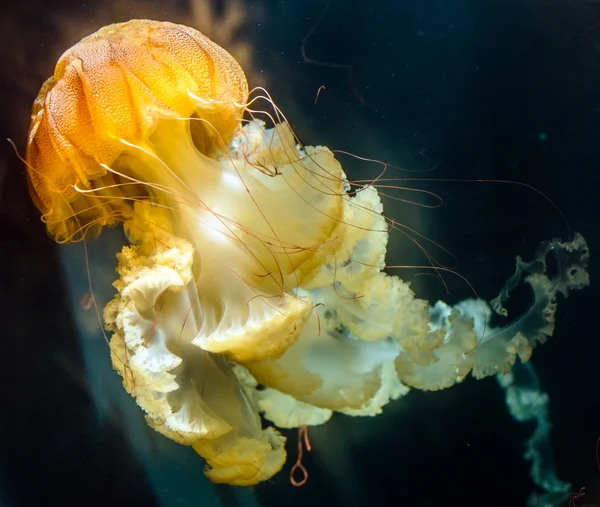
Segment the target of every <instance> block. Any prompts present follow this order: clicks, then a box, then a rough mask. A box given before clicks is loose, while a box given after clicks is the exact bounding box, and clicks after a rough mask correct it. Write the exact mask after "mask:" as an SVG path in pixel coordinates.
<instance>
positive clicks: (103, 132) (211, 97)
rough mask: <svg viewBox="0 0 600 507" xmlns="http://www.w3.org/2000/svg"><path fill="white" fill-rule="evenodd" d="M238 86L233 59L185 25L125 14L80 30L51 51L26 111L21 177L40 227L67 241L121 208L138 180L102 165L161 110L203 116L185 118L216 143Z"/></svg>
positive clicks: (240, 101)
mask: <svg viewBox="0 0 600 507" xmlns="http://www.w3.org/2000/svg"><path fill="white" fill-rule="evenodd" d="M247 96H248V84H247V82H246V78H245V75H244V73H243V71H242V69H241V68H240V67H239V65H238V64H237V62H236V61H235V60H234V59H233V58H232V57H231V56H230V55H229V54H228V53H227V52H226V51H225V50H223V49H222V48H221V47H219V46H217V45H216V44H214V43H213V42H212V41H211V40H210V39H208V38H207V37H205V36H204V35H202V34H201V33H199V32H197V31H196V30H193V29H191V28H187V27H184V26H181V25H175V24H172V23H166V22H165V23H160V24H159V23H155V22H150V21H133V22H129V23H122V24H117V25H110V26H106V27H104V28H101V29H100V30H98V31H97V32H96V33H94V34H92V35H90V36H88V37H86V38H84V39H83V40H81V41H80V42H79V43H78V44H76V45H75V46H73V47H72V48H71V49H69V50H67V51H66V52H65V53H64V54H63V55H62V56H61V58H60V59H59V61H58V63H57V65H56V69H55V71H54V75H53V76H52V77H51V78H50V79H48V80H47V81H46V82H45V83H44V85H43V86H42V89H41V90H40V93H39V95H38V97H37V99H36V100H35V103H34V106H33V111H32V122H31V128H30V132H29V139H28V143H27V161H28V167H29V168H30V171H29V177H30V182H31V186H32V197H33V198H34V200H35V201H36V203H37V205H38V207H39V208H40V209H41V211H42V213H43V216H44V220H45V221H46V223H47V224H48V231H49V232H50V234H51V235H52V236H54V237H55V238H56V239H57V240H59V241H70V240H72V239H74V236H77V234H78V233H82V232H85V231H86V230H87V229H88V228H89V227H92V226H95V227H102V226H104V225H110V224H112V223H114V222H115V221H117V220H122V219H123V217H124V216H127V214H128V209H127V208H128V207H129V200H128V199H127V197H129V196H130V195H135V194H131V192H135V190H137V191H139V188H136V189H135V190H133V189H132V188H129V187H130V186H128V185H123V184H121V185H119V184H116V181H115V180H116V179H117V178H118V176H117V175H116V174H115V173H112V174H111V173H110V171H109V170H108V168H107V166H111V165H112V164H114V163H115V161H116V160H118V158H119V157H123V156H124V155H126V154H127V152H128V151H131V150H128V147H129V144H128V143H131V144H134V145H135V144H137V143H139V142H141V141H144V140H148V138H149V137H151V135H152V133H153V132H154V131H155V130H156V127H157V123H158V122H159V120H160V119H161V118H181V117H183V118H187V117H191V116H192V115H193V114H194V113H195V114H196V115H197V116H198V117H199V118H202V119H203V120H204V123H197V124H195V125H194V137H195V142H196V144H197V145H202V147H203V149H204V150H205V151H206V152H208V151H209V150H210V149H212V148H217V149H218V148H220V149H223V148H224V147H225V146H227V145H228V144H229V143H230V142H231V140H232V138H233V137H234V135H235V134H236V133H237V131H238V128H239V123H240V118H241V114H242V112H243V109H244V106H245V104H246V101H247ZM208 125H210V128H207V127H205V126H208ZM135 156H139V153H138V154H134V157H135ZM132 170H133V169H132ZM128 176H130V177H131V176H133V175H128ZM100 188H102V189H105V190H103V191H100V190H98V191H95V192H87V193H85V192H80V191H79V190H84V191H85V190H94V189H100ZM128 192H129V193H128ZM98 196H101V197H98ZM102 197H104V198H102ZM110 197H112V199H110Z"/></svg>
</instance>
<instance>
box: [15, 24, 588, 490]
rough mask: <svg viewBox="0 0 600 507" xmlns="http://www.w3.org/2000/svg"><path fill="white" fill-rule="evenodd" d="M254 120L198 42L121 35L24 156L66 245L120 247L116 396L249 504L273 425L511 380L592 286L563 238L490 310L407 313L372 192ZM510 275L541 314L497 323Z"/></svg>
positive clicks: (279, 440) (412, 302) (69, 77)
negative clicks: (114, 242) (563, 311)
mask: <svg viewBox="0 0 600 507" xmlns="http://www.w3.org/2000/svg"><path fill="white" fill-rule="evenodd" d="M259 98H260V97H259ZM262 98H263V99H264V98H268V95H266V92H265V93H263V94H262ZM269 102H272V101H270V100H269ZM256 103H257V99H256V98H254V99H250V92H249V89H248V84H247V81H246V77H245V75H244V72H243V71H242V69H241V68H240V66H239V65H238V63H237V62H236V61H235V60H234V59H233V57H231V56H230V55H229V54H228V53H227V52H226V51H225V50H224V49H222V48H221V47H219V46H217V45H216V44H214V43H213V42H212V41H211V40H209V39H208V38H207V37H205V36H204V35H202V34H201V33H199V32H198V31H196V30H194V29H192V28H188V27H186V26H182V25H176V24H173V23H169V22H157V21H150V20H132V21H129V22H126V23H120V24H114V25H110V26H106V27H104V28H101V29H100V30H98V31H97V32H96V33H94V34H92V35H90V36H88V37H86V38H84V39H83V40H81V41H80V42H79V43H77V44H76V45H75V46H73V47H72V48H70V49H69V50H67V51H66V52H65V53H64V54H63V55H62V56H61V58H60V59H59V61H58V63H57V65H56V69H55V72H54V75H53V76H52V77H51V78H50V79H48V80H47V81H46V82H45V83H44V84H43V86H42V88H41V90H40V92H39V95H38V97H37V99H36V100H35V103H34V105H33V110H32V120H31V126H30V131H29V137H28V143H27V151H26V165H27V172H28V178H29V183H30V191H31V196H32V199H33V201H34V202H35V204H36V205H37V207H38V208H39V210H40V211H41V213H42V220H43V222H44V223H45V224H46V227H47V230H48V233H49V235H50V236H51V237H52V238H54V239H55V240H56V241H57V242H58V243H70V242H76V241H82V240H85V241H88V240H90V241H91V240H96V239H95V238H96V237H97V236H99V235H100V232H101V230H102V229H103V228H104V227H115V226H121V227H123V230H124V232H125V234H126V237H127V240H128V243H129V244H128V245H127V246H124V247H123V248H122V250H121V251H120V252H119V253H118V254H117V268H116V271H117V279H116V280H115V281H114V283H113V286H114V288H115V290H116V294H115V296H114V298H113V299H112V300H111V301H110V302H109V303H108V304H107V305H106V307H105V308H104V312H103V319H104V326H105V329H106V330H107V331H108V332H109V333H110V344H109V345H110V355H111V360H112V364H113V367H114V369H115V370H116V371H117V372H118V374H119V375H120V376H121V377H122V380H123V386H124V388H125V389H126V390H127V392H128V393H129V394H130V395H131V396H132V397H133V398H134V399H135V401H136V402H137V404H138V405H139V407H140V408H141V409H142V410H143V411H144V413H145V417H146V420H147V422H148V424H149V425H150V426H151V427H152V428H154V429H155V430H156V431H158V432H160V433H161V434H163V435H164V436H166V437H168V438H170V439H172V440H174V441H176V442H178V443H180V444H183V445H187V446H191V447H192V448H193V449H194V450H195V451H196V452H197V453H198V454H199V455H200V456H202V457H203V458H204V460H205V462H206V468H205V473H206V475H207V476H208V477H209V478H210V479H211V480H212V481H213V482H216V483H228V484H233V485H240V486H245V485H253V484H257V483H259V482H261V481H264V480H266V479H268V478H270V477H272V476H273V475H274V474H276V473H277V472H278V471H279V470H280V469H281V468H282V466H283V464H284V462H285V460H286V454H285V448H284V444H285V438H284V437H283V436H282V434H281V433H280V432H279V431H278V430H277V428H276V427H279V428H294V427H303V426H304V425H317V424H323V423H325V422H326V421H327V420H328V419H329V418H330V417H331V415H332V414H333V413H334V412H340V413H343V414H348V415H353V416H374V415H377V414H379V413H380V412H381V410H382V407H384V406H385V405H386V404H387V403H388V402H390V401H391V400H394V399H397V398H399V397H400V396H402V395H404V394H406V393H407V392H408V391H409V390H410V389H411V388H417V389H423V390H438V389H444V388H448V387H450V386H452V385H454V384H456V383H458V382H461V381H462V380H463V379H464V378H465V377H466V376H467V375H469V373H471V374H472V375H474V376H475V377H477V378H482V377H485V376H488V375H493V374H503V373H508V372H509V371H510V369H511V366H512V365H513V364H514V363H515V361H516V358H517V357H519V358H520V359H521V360H522V361H527V360H528V359H529V357H530V355H531V352H532V349H533V348H534V347H535V345H536V344H537V343H538V342H543V341H545V340H546V339H547V337H549V336H550V335H551V334H552V332H553V325H554V315H555V311H556V301H557V296H558V295H559V294H562V295H564V296H566V295H567V294H568V292H569V291H570V290H572V289H579V288H582V287H584V286H585V285H587V283H588V275H587V272H586V266H587V262H588V250H587V246H586V243H585V240H584V239H583V237H581V236H580V235H575V237H574V238H573V239H572V240H571V241H565V242H562V241H560V240H553V241H549V242H546V243H544V244H543V245H542V246H541V247H540V249H539V250H538V252H537V253H536V255H535V258H534V259H533V260H532V261H531V262H524V261H522V260H521V259H520V258H518V259H517V269H516V272H515V274H514V275H513V276H512V277H511V278H510V279H509V281H508V282H507V284H506V285H505V287H503V288H502V290H501V292H500V295H499V296H498V298H496V299H495V300H494V301H492V303H491V304H488V303H486V302H484V301H481V300H479V299H472V300H467V301H464V302H462V303H459V304H458V305H456V306H454V307H451V306H449V305H447V304H445V303H443V302H437V303H436V304H434V305H430V304H429V303H428V302H427V301H425V300H422V299H418V298H417V297H416V296H415V294H414V293H413V291H412V290H411V288H410V286H409V284H408V283H406V282H404V281H403V280H402V279H401V278H399V277H398V276H396V275H394V274H391V273H388V272H386V270H385V267H386V253H387V252H386V249H387V241H388V236H389V234H390V232H393V231H394V229H395V227H394V224H395V222H394V221H393V220H391V219H389V218H388V217H386V215H385V214H384V212H383V205H382V201H381V198H380V195H379V194H378V191H377V188H376V185H374V184H363V185H361V186H357V185H355V184H352V182H351V180H349V179H348V178H347V176H346V174H345V173H344V170H343V168H342V166H341V165H340V163H339V161H338V160H336V158H335V156H334V154H333V153H332V152H331V151H330V150H329V149H328V148H326V147H324V146H317V147H311V146H304V145H302V144H301V142H300V140H298V139H296V137H295V135H294V134H293V132H292V130H291V128H290V126H289V125H288V123H287V121H286V120H285V117H284V116H283V114H282V113H281V111H279V109H277V108H276V107H275V106H274V107H273V108H272V113H269V112H263V115H262V117H263V118H267V119H269V126H267V123H266V122H265V121H263V120H261V119H257V116H259V114H258V113H259V112H260V111H257V110H256V109H255V108H256V106H255V104H256ZM97 241H101V239H98V240H97ZM92 244H93V243H90V245H92ZM550 255H553V256H555V257H556V261H557V262H556V266H557V269H556V270H555V272H553V273H552V274H550V273H548V272H547V271H548V270H547V268H546V266H547V257H548V256H550ZM522 278H524V280H525V282H526V283H528V284H529V286H530V287H531V291H532V302H531V305H530V306H529V308H528V309H526V310H525V311H524V313H523V315H521V316H520V317H518V318H516V319H514V320H513V321H512V322H511V323H510V324H508V325H505V326H501V327H494V326H493V325H492V322H491V320H490V317H491V314H492V313H493V312H497V313H506V311H505V309H504V307H503V302H504V301H505V300H506V299H507V298H508V297H509V295H510V292H511V290H512V289H514V287H516V286H517V285H518V284H520V283H522V281H521V279H522ZM260 414H262V415H263V416H264V418H265V419H266V420H268V421H271V422H272V423H273V424H274V426H267V425H263V424H262V422H261V417H260Z"/></svg>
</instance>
